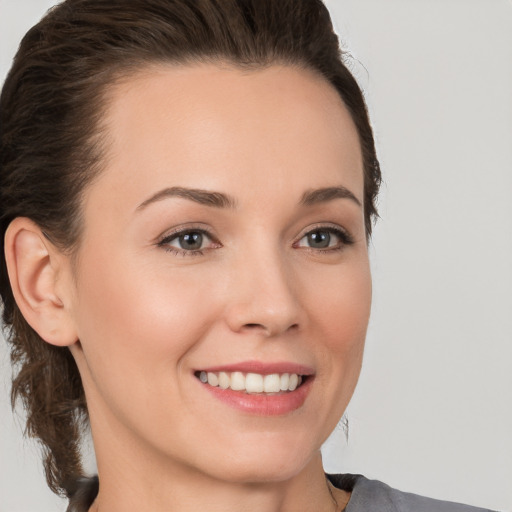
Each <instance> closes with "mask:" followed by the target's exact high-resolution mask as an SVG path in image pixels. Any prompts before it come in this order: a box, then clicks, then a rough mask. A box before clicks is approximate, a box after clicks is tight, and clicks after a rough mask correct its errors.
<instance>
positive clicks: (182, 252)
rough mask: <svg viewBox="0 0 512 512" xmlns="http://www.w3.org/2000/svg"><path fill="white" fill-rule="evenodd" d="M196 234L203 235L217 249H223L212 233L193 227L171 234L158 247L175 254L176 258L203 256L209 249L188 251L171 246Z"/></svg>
mask: <svg viewBox="0 0 512 512" xmlns="http://www.w3.org/2000/svg"><path fill="white" fill-rule="evenodd" d="M196 233H197V234H200V235H202V236H203V237H206V238H208V239H209V240H210V241H211V242H210V243H214V244H216V245H217V247H215V248H218V247H222V245H221V243H220V242H218V241H217V240H216V239H215V237H214V236H213V235H212V234H211V233H209V232H208V231H207V230H205V229H203V228H193V227H190V228H186V229H181V230H178V231H175V232H173V233H169V234H168V235H165V236H164V237H163V238H162V239H161V240H160V241H159V242H158V243H157V245H158V247H161V248H162V249H164V250H165V251H166V252H170V253H172V254H175V255H176V256H183V257H186V256H203V255H204V252H205V250H208V249H195V250H186V249H178V248H177V247H173V246H172V245H170V243H171V242H173V241H174V240H177V239H178V238H180V237H181V236H185V235H189V234H196Z"/></svg>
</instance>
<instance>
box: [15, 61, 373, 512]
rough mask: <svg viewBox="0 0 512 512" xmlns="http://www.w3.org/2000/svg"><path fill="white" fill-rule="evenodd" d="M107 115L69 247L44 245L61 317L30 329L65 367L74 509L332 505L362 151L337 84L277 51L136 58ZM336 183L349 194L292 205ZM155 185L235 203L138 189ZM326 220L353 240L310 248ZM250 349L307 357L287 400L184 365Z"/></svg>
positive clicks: (363, 309)
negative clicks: (302, 390) (203, 59)
mask: <svg viewBox="0 0 512 512" xmlns="http://www.w3.org/2000/svg"><path fill="white" fill-rule="evenodd" d="M105 130H106V135H107V140H108V141H109V146H108V151H107V159H106V169H105V171H104V172H103V173H102V174H101V175H100V176H99V178H98V179H97V180H95V182H94V183H93V184H92V185H91V186H90V187H89V188H88V190H87V191H86V193H85V196H84V204H83V213H84V215H83V219H84V232H83V237H82V240H81V244H80V247H79V249H78V253H77V258H76V260H75V261H71V260H70V259H69V258H68V257H67V256H65V255H63V254H59V253H58V252H56V251H55V249H51V248H50V249H49V250H50V252H51V254H53V256H52V258H53V259H52V261H53V268H54V270H55V275H54V276H53V278H52V279H50V281H51V282H52V283H53V284H54V285H55V290H56V291H55V296H57V297H58V302H59V304H60V308H61V313H62V315H65V318H66V321H65V322H64V325H65V326H66V329H65V331H64V332H65V335H63V336H61V337H60V338H59V335H58V333H57V334H55V332H54V335H53V338H52V337H51V336H47V337H46V338H45V339H48V338H50V339H49V341H50V342H53V343H56V344H58V343H60V344H68V345H69V346H70V348H71V350H72V354H73V356H74V357H75V359H76V362H77V364H78V367H79V370H80V374H81V376H82V379H83V384H84V388H85V392H86V396H87V402H88V408H89V414H90V421H91V427H92V433H93V439H94V444H95V451H96V456H97V462H98V470H99V475H100V481H101V489H100V494H99V496H98V499H97V500H96V502H95V504H94V506H93V508H92V509H91V510H104V511H107V510H108V511H109V512H117V511H123V512H129V511H138V510H152V511H154V512H159V511H164V510H165V511H174V510H176V511H178V510H179V511H181V512H183V511H185V512H186V511H197V510H208V511H224V512H225V511H231V510H233V511H234V510H236V511H238V512H239V511H256V510H258V511H261V510H265V511H268V512H277V511H290V512H291V511H293V512H300V511H306V510H313V509H314V510H325V511H332V510H334V509H335V503H334V502H333V497H332V495H331V492H329V489H328V487H327V485H326V482H325V477H324V474H323V469H322V464H321V456H320V446H321V444H322V443H323V441H324V440H325V439H326V438H327V436H328V435H329V434H330V432H331V431H332V429H333V428H334V427H335V425H336V423H337V422H338V421H339V418H340V417H341V415H342V413H343V411H344V410H345V408H346V406H347V404H348V402H349V400H350V398H351V396H352V393H353V390H354V388H355V385H356V382H357V379H358V376H359V372H360V367H361V361H362V354H363V347H364V339H365V334H366V327H367V323H368V317H369V313H370V302H371V279H370V271H369V262H368V252H367V244H366V237H365V228H364V211H363V208H362V206H361V205H360V204H358V202H359V203H362V200H363V170H362V169H363V167H362V159H361V152H360V146H359V141H358V136H357V132H356V129H355V127H354V124H353V122H352V120H351V118H350V115H349V114H348V111H347V109H346V108H345V106H344V105H343V103H342V101H341V100H340V98H339V96H338V94H337V92H336V91H335V90H334V89H333V88H332V87H331V86H330V85H329V84H328V83H327V82H326V81H325V80H323V79H322V78H319V77H317V76H316V75H313V74H312V73H310V72H308V71H305V70H299V69H296V68H292V67H284V66H277V65H275V66H271V67H269V68H267V69H265V70H258V71H251V72H242V71H240V70H237V69H233V68H230V67H229V66H220V65H218V66H217V65H201V66H199V65H198V66H194V67H181V68H180V67H175V66H169V67H165V66H160V67H152V68H149V69H146V70H144V73H140V75H137V76H135V77H131V78H130V79H127V80H124V81H123V82H122V83H120V84H118V85H117V86H115V87H114V88H113V89H112V90H111V91H110V100H109V108H108V111H107V113H106V117H105ZM340 186H342V187H345V188H346V189H348V190H349V191H350V192H351V193H352V194H353V196H354V197H355V198H356V200H353V199H350V198H335V199H331V200H327V201H320V202H316V203H315V204H310V205H304V204H301V198H302V197H303V195H304V193H306V192H308V191H311V190H313V189H320V188H325V187H340ZM169 187H187V188H193V189H202V190H207V191H216V192H220V193H223V194H226V195H229V196H230V198H232V199H233V203H234V204H233V205H231V206H229V207H213V206H207V205H204V204H198V203H197V202H195V201H192V200H190V199H187V198H183V197H168V196H166V197H163V198H160V199H159V200H155V201H152V202H150V203H148V204H145V205H144V206H142V207H141V206H140V205H142V204H144V203H145V201H147V200H148V198H151V197H152V196H154V195H155V194H156V193H158V192H159V191H161V190H162V189H166V188H169ZM184 227H187V228H190V227H193V228H195V229H205V230H207V231H208V232H209V233H211V237H210V238H211V240H210V239H208V238H205V243H204V246H203V248H202V250H201V251H200V252H195V253H194V254H191V252H190V251H189V252H188V253H187V252H186V251H185V250H184V249H181V248H180V247H179V243H178V240H176V239H175V240H174V241H172V242H169V243H167V244H166V245H162V244H160V243H159V242H160V241H161V240H162V238H164V237H165V236H166V235H169V234H170V233H173V232H174V231H175V230H176V229H182V228H184ZM332 227H335V228H338V229H340V228H341V229H342V230H344V231H345V232H347V233H348V234H349V236H350V238H351V239H352V242H353V243H351V244H345V243H343V242H342V240H341V239H340V238H339V237H338V236H337V235H335V234H331V240H332V245H331V246H330V247H328V249H325V250H319V249H317V248H314V247H311V246H310V243H309V241H308V238H307V237H306V236H305V235H306V234H307V233H308V232H311V231H312V230H313V231H314V230H315V229H316V230H318V229H320V230H322V229H323V232H325V230H326V229H329V228H332ZM22 228H23V226H21V227H20V229H19V231H18V233H22V231H23V229H22ZM24 229H25V230H28V227H27V226H25V228H24ZM12 236H13V238H15V236H14V235H12ZM23 236H24V235H21V236H19V237H18V243H19V244H20V245H22V242H23V240H24V238H23ZM43 242H44V244H45V246H46V247H48V245H49V244H48V241H46V240H44V241H43ZM52 251H53V252H52ZM55 302H57V300H55ZM34 323H37V322H34ZM59 325H60V324H59ZM50 330H51V329H50ZM57 330H58V329H57ZM66 336H67V338H66ZM66 340H67V341H66ZM78 340H79V341H78ZM248 360H257V361H262V362H282V361H287V362H293V363H300V364H304V365H307V366H309V367H311V368H312V369H313V370H314V380H313V383H312V386H311V390H310V392H309V394H308V396H307V398H306V401H305V402H304V404H303V405H302V406H301V407H300V408H299V409H297V410H295V411H293V412H291V413H288V414H285V415H278V416H261V415H253V414H248V413H246V412H242V411H239V410H237V409H235V408H233V407H230V406H229V405H226V404H225V403H222V402H220V401H219V400H217V399H216V398H214V397H212V395H211V394H210V393H209V392H207V391H206V390H205V387H204V385H203V384H201V383H200V382H199V380H198V379H197V378H196V377H195V376H194V371H196V370H197V369H201V368H208V367H212V366H216V365H224V364H232V363H237V362H240V361H248ZM198 489H201V492H197V490H198ZM334 497H335V499H336V501H337V502H338V505H340V506H342V505H343V504H344V503H346V501H347V500H348V498H349V496H348V495H347V494H346V493H344V492H343V491H338V490H335V491H334Z"/></svg>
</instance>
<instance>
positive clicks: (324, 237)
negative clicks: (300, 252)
mask: <svg viewBox="0 0 512 512" xmlns="http://www.w3.org/2000/svg"><path fill="white" fill-rule="evenodd" d="M308 242H309V245H310V247H315V248H317V249H324V248H325V247H329V244H330V242H331V235H330V233H328V232H327V231H314V232H313V233H310V234H309V235H308Z"/></svg>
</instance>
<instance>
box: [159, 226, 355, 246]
mask: <svg viewBox="0 0 512 512" xmlns="http://www.w3.org/2000/svg"><path fill="white" fill-rule="evenodd" d="M318 230H326V231H331V232H334V233H338V234H341V235H343V236H344V237H345V238H346V239H347V240H345V241H344V242H345V243H347V241H348V242H352V241H353V236H352V235H351V233H350V232H349V231H348V230H347V229H346V228H344V227H343V226H341V225H340V224H337V223H333V222H328V221H327V222H318V223H314V224H310V225H309V226H307V227H305V228H303V229H302V230H301V231H300V232H299V234H298V235H296V236H295V237H294V238H293V240H294V243H297V242H299V241H300V240H302V239H303V238H304V237H305V236H307V235H308V234H309V233H311V232H313V231H318ZM190 232H199V233H202V234H204V235H206V236H207V237H208V238H209V239H210V240H211V241H212V242H216V243H219V244H221V242H220V240H219V239H218V237H217V236H216V235H215V234H214V233H213V230H212V229H211V228H209V227H208V226H205V225H203V224H201V223H198V224H190V225H184V226H180V227H176V228H173V229H170V230H167V231H164V232H163V233H162V234H161V235H159V236H158V237H157V238H156V243H157V245H164V244H166V243H168V242H169V241H170V240H174V239H175V238H178V237H179V236H180V235H183V234H186V233H190Z"/></svg>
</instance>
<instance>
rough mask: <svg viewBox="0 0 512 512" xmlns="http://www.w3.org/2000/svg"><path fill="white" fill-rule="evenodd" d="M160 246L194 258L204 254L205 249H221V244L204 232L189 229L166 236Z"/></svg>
mask: <svg viewBox="0 0 512 512" xmlns="http://www.w3.org/2000/svg"><path fill="white" fill-rule="evenodd" d="M158 246H159V247H163V248H164V249H166V250H168V251H171V252H174V253H176V254H182V255H190V256H192V255H197V254H202V253H203V251H204V250H205V249H212V248H215V247H220V244H219V243H217V242H215V241H214V240H213V239H212V237H211V236H210V235H209V234H208V233H207V232H206V231H204V230H201V229H187V230H182V231H178V232H175V233H172V234H170V235H167V236H165V237H164V238H162V240H160V241H159V242H158Z"/></svg>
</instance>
